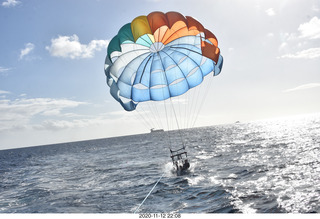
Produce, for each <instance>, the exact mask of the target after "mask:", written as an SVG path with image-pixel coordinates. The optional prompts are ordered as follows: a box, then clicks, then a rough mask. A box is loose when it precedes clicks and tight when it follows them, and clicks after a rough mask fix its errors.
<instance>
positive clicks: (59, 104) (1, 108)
mask: <svg viewBox="0 0 320 219" xmlns="http://www.w3.org/2000/svg"><path fill="white" fill-rule="evenodd" d="M82 104H86V103H84V102H78V101H73V100H67V99H52V98H32V99H16V100H7V99H5V100H0V131H1V130H11V129H14V128H17V127H27V126H28V125H30V124H29V123H30V121H31V120H32V119H33V118H35V117H36V116H44V117H46V116H53V115H55V116H56V115H60V114H61V111H62V110H64V109H66V108H74V107H78V106H79V105H82Z"/></svg>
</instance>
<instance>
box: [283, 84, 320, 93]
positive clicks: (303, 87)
mask: <svg viewBox="0 0 320 219" xmlns="http://www.w3.org/2000/svg"><path fill="white" fill-rule="evenodd" d="M315 87H320V83H309V84H303V85H300V86H298V87H295V88H291V89H287V90H285V91H284V92H292V91H297V90H306V89H310V88H315Z"/></svg>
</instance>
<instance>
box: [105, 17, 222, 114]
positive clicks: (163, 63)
mask: <svg viewBox="0 0 320 219" xmlns="http://www.w3.org/2000/svg"><path fill="white" fill-rule="evenodd" d="M222 63H223V58H222V56H221V55H220V50H219V48H218V41H217V38H216V37H215V36H214V34H213V33H211V32H210V31H209V30H207V29H205V28H204V27H203V26H202V24H201V23H199V22H198V21H197V20H195V19H194V18H192V17H189V16H186V17H185V16H183V15H181V14H180V13H178V12H168V13H162V12H152V13H150V14H149V15H147V16H139V17H136V18H135V19H134V20H133V21H132V22H131V23H128V24H126V25H124V26H123V27H122V28H121V29H120V30H119V32H118V34H117V35H116V36H115V37H114V38H113V39H112V40H111V41H110V43H109V46H108V55H107V57H106V62H105V64H106V65H105V74H106V76H107V84H108V85H109V86H110V93H111V95H112V96H113V97H114V99H116V100H117V101H118V102H119V103H120V104H121V105H122V107H123V108H124V109H125V110H127V111H132V110H135V108H136V106H137V104H138V103H139V102H144V101H149V100H153V101H161V100H165V99H168V98H171V97H175V96H179V95H182V94H184V93H185V92H187V91H188V90H189V89H191V88H193V87H195V86H197V85H199V84H201V82H202V81H203V78H204V77H205V76H206V75H208V74H209V73H210V72H212V71H213V72H214V74H213V75H214V76H215V75H218V74H219V73H220V71H221V68H222Z"/></svg>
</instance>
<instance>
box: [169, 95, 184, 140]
mask: <svg viewBox="0 0 320 219" xmlns="http://www.w3.org/2000/svg"><path fill="white" fill-rule="evenodd" d="M170 103H171V107H172V110H173V114H174V117H175V120H176V123H177V128H178V132H179V135H180V139H181V144H182V146H184V141H183V138H182V134H181V130H180V126H179V122H178V118H177V114H176V111H175V109H174V106H173V103H172V99H171V97H170ZM178 105H179V104H178Z"/></svg>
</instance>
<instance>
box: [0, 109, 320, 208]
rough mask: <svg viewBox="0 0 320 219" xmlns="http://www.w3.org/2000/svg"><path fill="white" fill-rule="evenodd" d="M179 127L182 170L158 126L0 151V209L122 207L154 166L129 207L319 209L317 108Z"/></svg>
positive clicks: (175, 135) (319, 125)
mask: <svg viewBox="0 0 320 219" xmlns="http://www.w3.org/2000/svg"><path fill="white" fill-rule="evenodd" d="M163 134H164V135H163ZM170 134H171V135H170V136H171V137H170V141H171V143H173V144H175V143H174V142H177V143H176V144H178V142H179V141H180V137H179V134H178V133H177V132H171V133H170ZM182 134H183V136H184V139H185V140H186V141H187V142H188V143H187V147H188V148H187V150H188V153H189V157H190V162H191V169H190V172H189V173H187V174H186V175H182V176H177V175H175V174H174V173H173V172H172V164H171V162H170V157H169V155H170V154H169V150H168V147H167V144H168V139H167V137H165V136H166V135H167V134H166V133H154V134H144V135H135V136H126V137H118V138H109V139H99V140H91V141H82V142H72V143H65V144H56V145H48V146H39V147H30V148H21V149H14V150H4V151H0V212H2V213H11V212H15V213H20V212H23V213H25V212H27V213H35V212H40V213H59V212H63V213H131V212H133V211H134V210H135V209H136V208H137V207H138V206H139V204H140V203H141V202H142V200H143V199H144V198H145V196H146V195H147V194H148V192H149V191H150V190H151V188H152V187H153V185H154V184H155V182H156V181H157V180H158V179H159V178H160V176H161V175H162V174H164V176H163V178H162V179H161V181H160V183H159V184H158V185H157V186H156V188H155V189H154V190H153V193H152V194H151V195H150V196H149V198H148V199H147V200H146V202H145V203H144V204H143V205H142V207H141V208H140V210H139V212H167V213H168V212H179V213H210V212H212V213H219V212H222V213H233V212H239V213H240V212H243V213H253V212H257V213H273V212H277V213H280V212H283V213H286V212H300V213H307V212H320V187H319V185H320V146H319V145H320V117H319V115H318V116H315V115H314V116H309V117H300V118H295V119H282V120H273V121H264V122H255V123H240V124H230V125H219V126H212V127H203V128H196V129H190V130H186V131H182Z"/></svg>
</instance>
